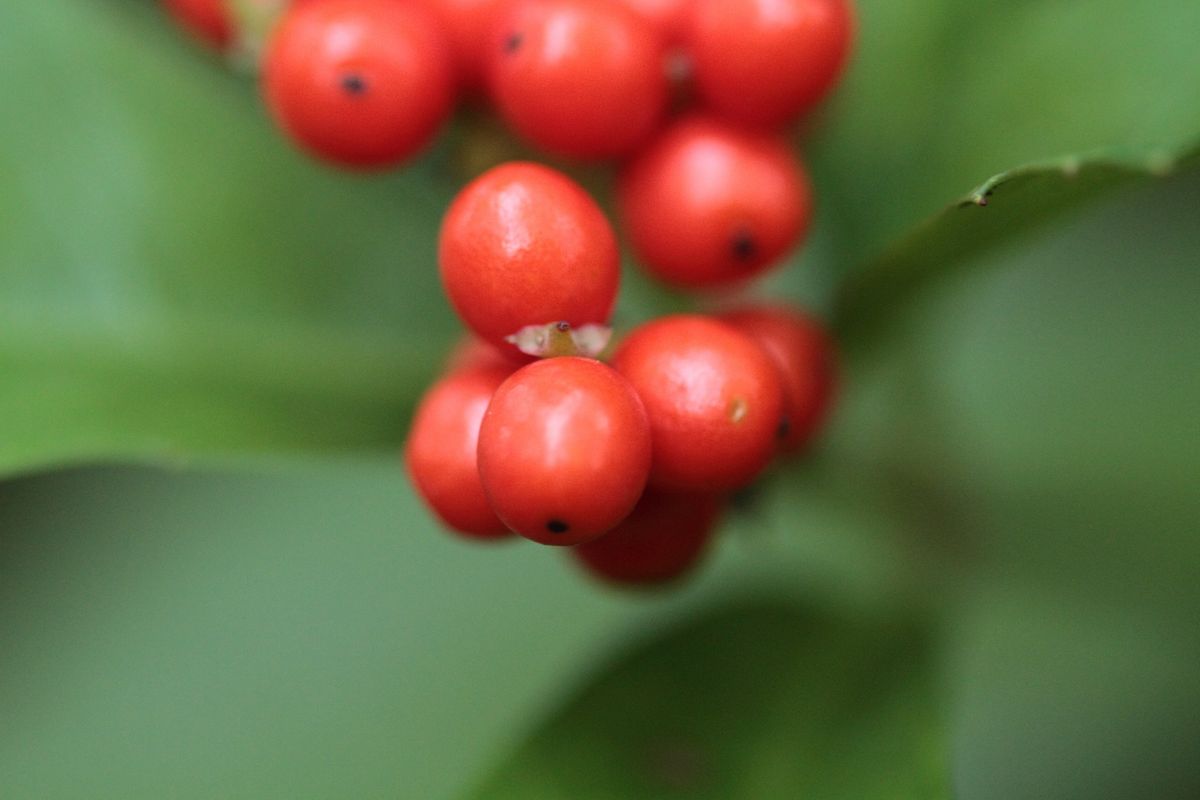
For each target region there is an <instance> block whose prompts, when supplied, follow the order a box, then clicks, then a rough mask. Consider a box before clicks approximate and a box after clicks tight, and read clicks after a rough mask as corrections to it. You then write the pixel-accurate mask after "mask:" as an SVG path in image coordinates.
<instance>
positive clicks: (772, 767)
mask: <svg viewBox="0 0 1200 800" xmlns="http://www.w3.org/2000/svg"><path fill="white" fill-rule="evenodd" d="M928 655H929V653H928V652H927V649H926V646H925V638H924V636H923V635H922V634H921V633H920V632H919V630H918V629H916V628H913V627H910V626H907V625H903V624H888V623H880V622H875V621H863V620H862V619H857V620H855V621H849V620H847V619H841V618H839V617H837V616H834V615H821V614H816V613H802V612H800V611H798V610H796V609H794V608H790V607H788V606H778V605H761V604H759V605H752V606H745V607H738V608H732V609H727V610H725V611H722V612H720V613H717V614H714V615H712V616H710V617H707V618H704V619H702V620H700V621H696V622H693V623H690V624H688V625H687V626H686V627H684V628H682V629H680V630H677V631H675V632H673V633H671V634H669V635H667V636H664V637H662V638H660V639H658V640H656V641H654V642H653V643H652V644H650V645H649V646H646V647H643V648H641V649H639V650H638V651H637V652H635V653H633V654H631V655H628V656H627V657H625V658H623V659H621V660H620V661H619V662H618V663H617V664H615V665H610V666H609V667H607V668H606V669H605V670H604V673H603V675H602V677H601V678H600V679H599V680H598V681H596V682H595V683H594V684H592V685H591V686H589V687H588V688H587V689H586V690H584V692H583V693H582V694H581V695H580V696H579V697H577V698H576V699H575V700H573V701H572V702H571V703H570V704H569V705H568V707H567V708H566V709H564V710H563V711H562V712H561V713H559V714H558V715H557V716H556V717H555V718H554V720H553V721H551V722H550V723H549V724H548V725H546V726H545V727H544V728H543V729H542V730H541V731H540V732H539V733H538V734H537V735H536V736H535V737H534V738H533V739H532V740H531V741H530V742H529V743H528V744H526V745H525V746H524V747H523V748H521V750H519V751H518V752H517V753H516V754H515V755H514V756H513V758H512V759H511V760H510V761H509V762H508V763H507V764H506V765H505V766H504V767H502V768H501V769H500V770H499V772H498V773H497V775H495V776H494V777H493V778H492V779H491V780H489V781H488V782H487V783H486V784H485V785H484V786H483V787H482V788H481V789H480V790H479V791H478V792H476V793H474V794H473V795H472V796H473V797H477V798H479V799H480V800H485V799H486V800H502V799H505V798H512V799H513V800H517V798H520V799H521V800H535V799H536V798H561V797H570V798H578V800H617V799H618V798H644V797H675V796H679V797H689V798H698V799H699V798H713V799H714V800H716V799H717V798H719V799H720V800H735V798H747V799H749V798H765V797H821V798H828V799H829V800H835V799H836V798H846V800H869V799H870V798H890V800H902V799H903V798H912V800H936V798H940V797H949V793H948V779H947V774H946V763H947V752H946V738H945V733H944V729H943V726H942V724H941V722H940V719H939V716H938V712H937V707H936V702H935V699H934V695H933V692H932V683H933V681H932V676H931V674H930V672H929V661H928Z"/></svg>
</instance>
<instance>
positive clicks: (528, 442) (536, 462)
mask: <svg viewBox="0 0 1200 800" xmlns="http://www.w3.org/2000/svg"><path fill="white" fill-rule="evenodd" d="M649 470H650V425H649V423H648V422H647V420H646V411H645V409H644V408H643V407H642V403H641V400H639V399H638V396H637V394H636V393H634V391H633V387H631V386H630V385H629V383H628V382H627V381H626V380H625V379H624V378H622V377H621V376H620V375H618V374H617V372H616V371H615V370H613V369H612V368H611V367H607V366H605V365H604V364H601V363H600V362H599V361H594V360H592V359H589V358H576V357H565V358H550V359H545V360H543V361H537V362H534V363H532V364H530V365H528V366H525V367H522V368H521V369H519V370H517V371H516V372H515V373H513V375H512V376H511V377H510V378H509V379H508V380H506V381H505V382H504V384H503V385H501V387H500V388H499V389H498V390H497V391H496V394H495V396H494V397H493V398H492V403H491V405H490V406H488V410H487V414H485V415H484V418H483V426H482V427H481V429H480V432H479V476H480V478H482V480H483V488H484V490H485V491H486V492H487V496H488V498H489V500H491V504H492V508H494V509H495V511H496V514H497V515H499V517H500V519H501V520H503V521H504V523H505V524H507V525H508V526H509V527H510V528H512V529H513V530H514V531H516V532H517V533H519V534H521V535H522V536H525V537H527V538H529V539H532V540H533V541H535V542H541V543H542V544H554V545H572V544H579V543H580V542H586V541H588V540H590V539H594V538H596V537H597V536H600V535H602V534H604V533H606V532H608V531H609V530H611V529H612V528H613V527H614V526H615V525H617V523H619V522H620V521H621V520H623V519H625V517H627V516H628V515H629V512H630V511H632V510H633V507H634V505H635V504H636V503H637V501H638V498H639V497H641V494H642V490H643V489H644V488H645V486H646V475H647V473H648V472H649Z"/></svg>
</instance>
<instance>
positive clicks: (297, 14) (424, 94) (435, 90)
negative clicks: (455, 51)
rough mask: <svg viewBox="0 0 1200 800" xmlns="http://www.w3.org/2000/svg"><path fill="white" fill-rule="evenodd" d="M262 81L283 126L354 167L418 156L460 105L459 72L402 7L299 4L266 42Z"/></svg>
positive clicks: (331, 0)
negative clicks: (456, 94)
mask: <svg viewBox="0 0 1200 800" xmlns="http://www.w3.org/2000/svg"><path fill="white" fill-rule="evenodd" d="M262 80H263V91H264V93H265V95H266V99H267V104H268V105H269V106H270V109H271V112H272V114H273V115H274V117H275V119H276V121H277V122H278V123H279V125H280V127H282V128H283V130H284V131H285V132H287V133H288V135H289V136H291V137H292V138H293V139H294V140H295V141H296V142H297V143H298V144H299V145H300V146H301V147H302V148H303V149H305V150H307V151H308V152H310V153H311V154H313V155H315V156H317V157H319V158H323V159H326V160H328V161H332V162H334V163H337V164H341V165H343V166H349V167H358V168H379V167H385V166H390V165H394V164H397V163H400V162H402V161H404V160H406V159H409V158H411V157H413V156H414V155H416V154H417V153H418V152H420V151H421V150H422V149H423V148H424V147H425V146H426V145H427V144H428V143H429V141H430V140H431V139H432V138H433V136H434V134H435V133H437V131H438V129H439V128H441V126H442V124H443V123H444V122H445V121H446V120H447V119H448V118H449V116H450V113H451V111H452V110H453V106H454V87H455V79H454V66H453V63H452V61H451V54H450V49H449V46H448V44H447V43H446V41H445V39H444V37H443V34H442V32H441V30H440V29H439V28H438V25H437V22H436V20H435V19H434V17H433V16H432V15H431V14H430V12H428V11H426V10H425V9H422V8H420V7H419V6H416V5H412V4H409V3H402V2H396V0H321V2H307V3H297V4H295V5H293V6H292V7H291V8H290V9H289V10H288V11H287V12H286V13H285V14H284V17H283V19H282V20H281V21H280V23H279V25H278V27H277V28H276V29H275V32H274V33H273V35H272V36H271V40H270V42H269V43H268V46H267V52H266V56H265V58H264V62H263V75H262Z"/></svg>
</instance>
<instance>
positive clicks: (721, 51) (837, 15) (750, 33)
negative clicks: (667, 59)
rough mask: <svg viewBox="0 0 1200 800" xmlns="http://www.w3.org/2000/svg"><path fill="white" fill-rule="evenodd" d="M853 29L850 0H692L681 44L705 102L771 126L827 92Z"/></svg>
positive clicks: (805, 108) (733, 117) (843, 59)
mask: <svg viewBox="0 0 1200 800" xmlns="http://www.w3.org/2000/svg"><path fill="white" fill-rule="evenodd" d="M853 36H854V14H853V9H852V7H851V3H850V0H695V4H694V6H693V8H692V11H691V15H690V20H689V25H688V31H687V49H688V53H689V54H690V55H691V58H692V69H693V73H694V77H695V84H696V88H697V90H698V91H699V93H700V96H701V97H702V98H703V100H704V102H705V103H706V104H707V105H708V107H709V108H711V109H712V110H714V111H716V112H717V113H719V114H720V115H722V116H724V117H727V118H728V119H730V120H733V121H735V122H738V123H742V124H748V125H765V126H778V125H784V124H786V123H788V122H790V121H792V120H794V119H795V118H796V117H798V116H800V115H801V114H803V113H804V112H806V111H808V110H810V109H811V108H812V107H813V106H815V105H816V104H817V103H818V102H820V100H821V99H822V98H824V97H825V95H826V94H828V92H829V91H830V90H831V89H832V88H833V86H834V85H835V84H836V83H837V81H838V78H839V77H840V76H841V73H842V68H843V66H844V65H845V62H846V59H847V56H848V55H849V52H850V46H851V41H852V39H853Z"/></svg>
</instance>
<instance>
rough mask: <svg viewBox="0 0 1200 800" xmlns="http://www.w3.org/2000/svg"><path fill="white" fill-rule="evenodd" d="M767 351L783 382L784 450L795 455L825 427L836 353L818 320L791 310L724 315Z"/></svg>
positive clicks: (751, 309)
mask: <svg viewBox="0 0 1200 800" xmlns="http://www.w3.org/2000/svg"><path fill="white" fill-rule="evenodd" d="M720 318H721V319H722V320H724V321H725V322H727V323H729V324H730V325H732V326H733V327H735V328H737V329H738V330H740V331H742V332H743V333H745V334H747V335H749V336H750V337H751V338H752V339H754V340H755V341H756V342H758V344H759V345H760V346H761V347H762V348H763V350H765V351H766V353H767V355H768V356H770V357H771V358H772V359H773V360H774V361H775V364H776V366H777V367H779V374H780V377H781V378H782V379H783V395H784V416H783V419H782V420H781V422H780V437H779V439H780V449H781V450H782V451H783V452H796V451H798V450H801V449H803V448H804V447H805V446H807V445H808V444H809V443H810V442H811V441H812V440H813V438H814V437H815V436H816V435H817V434H818V433H819V432H820V430H821V428H822V427H823V426H824V424H825V421H826V419H827V418H828V417H829V412H830V411H831V409H832V407H833V400H834V396H835V394H836V391H837V348H836V347H835V345H834V342H833V339H832V337H831V336H830V335H829V333H828V332H827V331H826V330H825V326H824V325H822V324H821V323H820V321H818V320H817V319H816V318H815V317H812V316H810V315H808V314H805V313H803V312H801V311H800V310H798V309H794V308H790V307H788V306H782V305H774V304H764V305H756V306H747V307H745V308H739V309H736V310H732V311H727V312H725V313H723V314H721V315H720Z"/></svg>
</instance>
